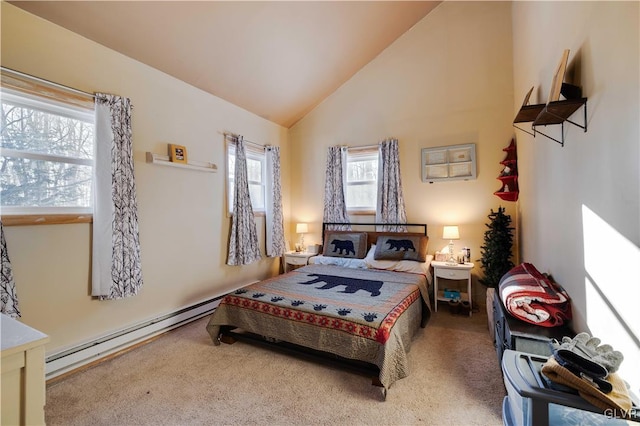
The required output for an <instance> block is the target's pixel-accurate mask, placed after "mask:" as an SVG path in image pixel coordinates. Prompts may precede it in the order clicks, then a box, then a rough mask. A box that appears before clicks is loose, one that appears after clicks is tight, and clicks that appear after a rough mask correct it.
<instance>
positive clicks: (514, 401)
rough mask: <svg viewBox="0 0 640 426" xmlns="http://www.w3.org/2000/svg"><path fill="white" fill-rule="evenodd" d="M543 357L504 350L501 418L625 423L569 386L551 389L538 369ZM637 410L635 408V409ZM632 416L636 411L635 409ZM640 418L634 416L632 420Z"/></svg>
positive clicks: (522, 425) (540, 425)
mask: <svg viewBox="0 0 640 426" xmlns="http://www.w3.org/2000/svg"><path fill="white" fill-rule="evenodd" d="M545 362H547V357H543V356H538V355H534V354H527V353H524V352H517V351H512V350H506V351H504V354H503V357H502V373H503V377H504V385H505V387H506V389H507V396H506V397H505V398H504V400H503V402H502V420H503V422H504V424H505V425H508V426H511V425H514V426H516V425H517V426H526V425H534V426H544V425H601V424H606V425H628V424H629V422H628V421H627V420H622V419H616V418H612V417H611V416H607V415H606V414H605V413H603V412H602V410H601V409H599V408H597V407H595V406H593V405H591V404H590V403H588V402H587V401H586V400H584V399H583V398H582V397H580V396H579V395H578V394H577V393H574V391H573V390H572V389H570V388H565V389H566V391H562V390H557V389H552V388H551V387H550V385H549V382H548V381H547V379H546V378H545V377H544V376H543V375H542V373H541V372H540V370H541V368H542V365H543V364H544V363H545ZM636 410H637V409H636ZM635 413H636V416H637V415H638V414H640V411H636V412H635ZM635 422H640V418H638V417H634V418H633V422H632V424H635Z"/></svg>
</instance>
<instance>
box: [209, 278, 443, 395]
mask: <svg viewBox="0 0 640 426" xmlns="http://www.w3.org/2000/svg"><path fill="white" fill-rule="evenodd" d="M429 306H430V305H429V296H428V290H427V279H426V277H425V276H424V275H420V274H411V273H404V272H393V271H381V270H365V269H350V268H343V267H340V266H332V265H308V266H304V267H302V268H299V269H296V270H294V271H291V272H289V273H286V274H284V275H279V276H277V277H273V278H269V279H267V280H264V281H261V282H259V283H255V284H252V285H249V286H247V287H244V288H241V289H239V290H237V291H235V292H233V293H230V294H228V295H226V296H224V297H223V299H222V301H221V302H220V305H219V306H218V308H216V310H215V312H214V313H213V315H212V316H211V318H210V320H209V322H208V324H207V331H208V332H209V334H210V336H211V338H212V340H213V342H214V344H216V345H218V344H219V341H218V336H219V334H220V328H221V327H222V326H234V327H238V328H240V329H241V330H245V331H248V332H252V333H255V334H259V335H262V336H265V337H267V338H270V339H277V340H282V341H285V342H289V343H294V344H296V345H300V346H304V347H307V348H311V349H315V350H319V351H324V352H329V353H332V354H335V355H338V356H341V357H344V358H348V359H353V360H358V361H363V362H367V363H369V364H373V365H376V366H377V367H378V368H379V369H380V375H379V379H380V382H381V383H382V385H383V386H384V387H385V388H388V387H389V386H390V385H391V384H392V383H393V382H395V381H396V380H398V379H401V378H403V377H406V376H407V375H408V362H407V353H408V351H409V348H410V346H411V340H412V338H413V335H414V334H415V332H416V331H417V330H418V329H419V328H420V327H421V326H422V327H424V326H425V325H426V322H427V321H428V319H429V316H430V308H429Z"/></svg>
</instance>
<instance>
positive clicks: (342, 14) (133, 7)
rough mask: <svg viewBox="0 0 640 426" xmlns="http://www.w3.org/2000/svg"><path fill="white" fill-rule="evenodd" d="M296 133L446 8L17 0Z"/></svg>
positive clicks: (394, 4) (335, 3)
mask: <svg viewBox="0 0 640 426" xmlns="http://www.w3.org/2000/svg"><path fill="white" fill-rule="evenodd" d="M10 3H11V4H13V5H15V6H17V7H20V8H22V9H24V10H26V11H28V12H30V13H33V14H35V15H38V16H40V17H42V18H44V19H46V20H48V21H51V22H53V23H55V24H58V25H60V26H62V27H65V28H67V29H69V30H71V31H73V32H75V33H77V34H80V35H82V36H84V37H86V38H88V39H90V40H93V41H95V42H97V43H100V44H102V45H104V46H106V47H109V48H111V49H113V50H115V51H118V52H120V53H122V54H124V55H126V56H129V57H131V58H133V59H136V60H138V61H140V62H142V63H145V64H147V65H149V66H152V67H154V68H157V69H158V70H161V71H163V72H165V73H167V74H169V75H172V76H174V77H176V78H179V79H180V80H183V81H185V82H187V83H189V84H191V85H193V86H195V87H198V88H200V89H202V90H204V91H206V92H209V93H211V94H213V95H215V96H218V97H220V98H222V99H225V100H227V101H229V102H231V103H233V104H235V105H238V106H240V107H242V108H244V109H246V110H247V111H250V112H253V113H255V114H257V115H259V116H261V117H264V118H266V119H268V120H270V121H273V122H275V123H278V124H280V125H282V126H285V127H290V126H292V125H293V124H294V123H296V122H297V121H298V120H300V119H301V118H302V117H303V116H304V115H305V114H306V113H308V112H309V111H311V110H312V109H313V108H314V107H315V106H316V105H318V104H319V103H320V102H322V100H324V99H325V98H326V97H327V96H329V95H330V94H331V93H333V92H334V91H335V90H336V89H337V88H338V87H340V86H341V85H342V84H343V83H344V82H345V81H347V80H348V79H349V78H351V77H352V76H353V75H354V74H355V73H357V72H358V70H360V69H361V68H362V67H363V66H364V65H366V64H367V63H369V62H370V61H371V60H372V59H373V58H375V57H376V56H377V55H378V54H379V53H380V52H382V51H383V50H384V49H385V48H386V47H388V46H389V45H390V44H391V43H392V42H393V41H394V40H396V39H397V38H398V37H399V36H401V35H402V34H403V33H405V32H406V31H407V30H409V29H410V28H411V27H412V26H413V25H414V24H416V23H417V22H418V21H420V20H421V19H422V18H423V17H424V16H426V15H427V14H428V13H429V12H430V11H431V10H433V8H434V7H436V6H437V5H438V4H439V3H440V2H439V1H282V2H280V1H255V2H254V1H10Z"/></svg>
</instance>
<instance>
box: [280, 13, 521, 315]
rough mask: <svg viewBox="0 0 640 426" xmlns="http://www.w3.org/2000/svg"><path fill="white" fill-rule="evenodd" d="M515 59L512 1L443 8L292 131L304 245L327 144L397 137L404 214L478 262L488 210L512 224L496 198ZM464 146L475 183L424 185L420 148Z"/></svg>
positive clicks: (315, 226)
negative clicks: (450, 235) (452, 240)
mask: <svg viewBox="0 0 640 426" xmlns="http://www.w3.org/2000/svg"><path fill="white" fill-rule="evenodd" d="M511 52H512V51H511V4H510V3H508V2H445V3H443V4H441V5H440V6H438V7H437V8H436V9H435V10H434V11H433V12H431V13H430V14H429V15H428V16H427V17H425V18H424V19H423V20H422V21H420V22H419V23H418V24H416V25H415V26H414V27H413V28H412V29H410V30H409V31H408V32H407V33H405V34H404V35H403V36H402V37H400V38H399V39H398V40H397V41H396V42H394V43H393V44H392V45H391V46H390V47H388V48H387V49H386V50H385V51H384V52H382V53H381V54H380V55H379V56H378V57H377V58H376V59H374V60H373V61H372V62H370V63H369V64H368V65H367V66H365V67H364V68H363V69H362V70H360V71H359V72H358V73H357V74H356V75H355V76H354V77H353V78H352V79H350V80H349V81H348V82H346V83H345V84H344V85H343V86H342V87H341V88H340V89H338V90H337V91H336V92H335V93H333V94H332V95H331V96H330V97H329V98H328V99H326V100H325V101H324V102H323V103H322V104H320V105H319V106H318V107H317V108H316V109H314V110H313V111H312V112H311V113H309V114H308V115H307V116H306V117H304V118H303V119H302V120H301V121H299V122H298V123H297V124H296V125H295V126H293V127H292V128H291V136H290V137H291V152H292V154H291V158H292V160H293V162H292V164H291V170H292V176H293V178H292V182H291V184H292V200H295V201H294V202H293V203H292V207H291V215H292V219H293V220H294V221H306V222H310V224H311V225H310V227H311V229H310V231H311V232H312V235H309V236H308V237H307V238H308V240H312V241H313V240H315V241H316V242H319V241H320V232H321V229H320V228H321V224H322V206H323V197H322V196H321V194H323V191H324V181H323V179H324V170H325V159H326V151H327V147H329V146H332V145H339V144H346V145H349V146H361V145H371V144H376V143H378V142H379V141H380V140H382V139H383V138H386V137H390V136H393V137H396V138H398V140H399V144H400V164H401V174H402V184H403V192H404V197H405V204H406V209H407V217H408V220H409V222H417V223H427V224H428V226H429V228H428V232H429V236H430V240H429V252H430V253H433V252H435V251H436V250H439V249H441V248H442V247H444V246H445V245H446V244H447V242H448V241H445V240H443V239H442V226H443V225H446V224H457V225H459V226H460V234H461V239H460V240H459V241H457V242H456V248H458V249H459V248H462V247H463V246H469V247H470V248H471V253H472V259H473V260H475V259H478V258H479V257H480V245H481V244H482V243H483V236H484V232H485V230H486V227H485V226H484V224H485V223H486V222H487V220H488V219H487V215H488V214H489V213H490V210H491V209H497V208H498V206H500V205H502V206H506V207H507V208H508V212H509V213H511V214H512V217H513V218H514V219H515V216H514V215H513V214H514V213H515V209H514V205H515V204H514V203H509V202H504V201H502V200H500V199H499V198H498V197H496V196H494V195H493V192H494V191H497V190H498V189H499V188H500V182H499V181H498V180H496V177H497V176H498V174H499V173H500V171H501V170H502V168H501V166H500V164H499V162H500V161H501V160H503V159H504V154H505V153H504V152H503V151H502V148H504V147H506V146H507V145H509V142H510V141H511V138H512V136H513V134H514V130H513V128H512V126H511V122H512V120H513V102H514V99H513V80H512V73H511V68H512V53H511ZM466 143H475V144H476V151H477V159H478V167H477V171H478V178H477V179H476V180H471V181H453V182H440V183H434V184H429V183H424V182H422V180H421V174H420V154H421V149H422V148H427V147H437V146H443V145H456V144H466ZM319 195H320V196H319ZM514 224H515V220H514ZM476 265H477V266H476V268H475V270H474V275H475V276H476V277H477V276H478V275H479V274H481V269H480V267H479V262H476ZM475 289H476V291H475V293H476V299H477V301H479V302H482V303H484V299H483V297H484V296H482V291H483V290H484V287H483V286H482V285H480V284H477V282H476V284H475Z"/></svg>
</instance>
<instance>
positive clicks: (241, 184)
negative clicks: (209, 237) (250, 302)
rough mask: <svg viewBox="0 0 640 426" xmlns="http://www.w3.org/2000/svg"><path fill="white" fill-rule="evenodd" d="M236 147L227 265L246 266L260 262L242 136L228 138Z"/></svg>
mask: <svg viewBox="0 0 640 426" xmlns="http://www.w3.org/2000/svg"><path fill="white" fill-rule="evenodd" d="M229 138H230V139H231V141H232V142H233V143H235V145H236V169H235V185H234V190H235V194H234V197H233V217H232V219H231V238H230V239H229V257H228V258H227V265H248V264H249V263H253V262H255V261H256V260H260V258H261V257H262V256H261V255H260V245H259V244H258V230H257V228H256V221H255V218H254V216H253V208H252V207H251V198H250V196H249V178H248V176H247V153H246V151H245V148H244V139H243V138H242V136H229Z"/></svg>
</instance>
